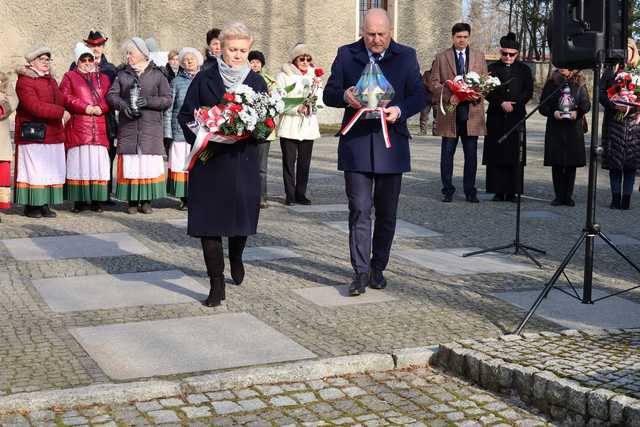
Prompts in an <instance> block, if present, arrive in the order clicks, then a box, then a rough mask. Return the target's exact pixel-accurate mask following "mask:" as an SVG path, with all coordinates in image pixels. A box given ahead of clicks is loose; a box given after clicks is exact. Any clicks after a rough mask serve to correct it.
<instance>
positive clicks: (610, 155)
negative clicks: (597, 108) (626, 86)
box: [600, 68, 640, 170]
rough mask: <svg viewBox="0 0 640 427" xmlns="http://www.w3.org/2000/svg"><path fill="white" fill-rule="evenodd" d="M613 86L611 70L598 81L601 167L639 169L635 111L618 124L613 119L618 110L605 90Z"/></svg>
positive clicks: (639, 130) (638, 128) (639, 135)
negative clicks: (602, 113) (601, 111)
mask: <svg viewBox="0 0 640 427" xmlns="http://www.w3.org/2000/svg"><path fill="white" fill-rule="evenodd" d="M614 84H615V75H614V73H613V70H612V69H611V68H608V69H607V70H606V71H605V74H604V75H603V76H602V80H601V81H600V104H602V106H603V107H604V120H603V122H602V148H603V149H604V153H603V155H602V167H603V168H604V169H614V170H624V169H640V125H639V124H636V123H635V122H636V118H637V115H636V114H634V113H637V109H632V110H631V111H630V112H629V114H627V116H626V117H625V118H624V119H623V120H622V121H621V122H620V121H618V120H616V119H615V117H614V116H615V114H616V113H617V112H618V110H616V109H615V106H614V105H613V103H612V102H611V101H609V97H608V96H607V89H608V88H610V87H611V86H613V85H614Z"/></svg>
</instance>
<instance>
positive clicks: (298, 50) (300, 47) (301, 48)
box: [289, 43, 311, 62]
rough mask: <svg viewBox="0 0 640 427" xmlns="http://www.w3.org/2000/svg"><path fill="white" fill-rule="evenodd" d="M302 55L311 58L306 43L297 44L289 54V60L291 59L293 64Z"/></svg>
mask: <svg viewBox="0 0 640 427" xmlns="http://www.w3.org/2000/svg"><path fill="white" fill-rule="evenodd" d="M302 55H309V56H311V53H310V52H309V49H307V46H306V45H305V44H304V43H298V44H296V45H295V46H294V47H293V49H291V52H289V58H291V62H293V61H295V60H296V58H297V57H298V56H302Z"/></svg>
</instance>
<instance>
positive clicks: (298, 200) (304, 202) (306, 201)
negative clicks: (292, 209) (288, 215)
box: [296, 196, 311, 206]
mask: <svg viewBox="0 0 640 427" xmlns="http://www.w3.org/2000/svg"><path fill="white" fill-rule="evenodd" d="M296 203H298V204H301V205H307V206H308V205H310V204H311V200H309V199H307V198H306V197H305V196H302V197H296Z"/></svg>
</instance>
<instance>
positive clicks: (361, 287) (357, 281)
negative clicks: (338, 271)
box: [349, 273, 369, 297]
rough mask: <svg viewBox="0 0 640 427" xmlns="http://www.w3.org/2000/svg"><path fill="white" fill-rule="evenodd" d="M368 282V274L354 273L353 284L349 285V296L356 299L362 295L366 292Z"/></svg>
mask: <svg viewBox="0 0 640 427" xmlns="http://www.w3.org/2000/svg"><path fill="white" fill-rule="evenodd" d="M368 282H369V274H368V273H356V277H354V278H353V282H351V285H349V295H350V296H352V297H357V296H358V295H360V294H364V293H365V292H366V291H367V284H368Z"/></svg>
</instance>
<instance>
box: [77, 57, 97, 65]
mask: <svg viewBox="0 0 640 427" xmlns="http://www.w3.org/2000/svg"><path fill="white" fill-rule="evenodd" d="M93 61H95V60H94V59H93V57H91V56H90V57H88V58H80V63H81V64H84V63H87V62H89V63H90V62H93Z"/></svg>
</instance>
